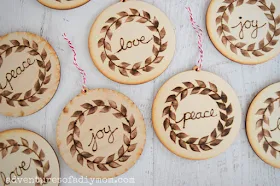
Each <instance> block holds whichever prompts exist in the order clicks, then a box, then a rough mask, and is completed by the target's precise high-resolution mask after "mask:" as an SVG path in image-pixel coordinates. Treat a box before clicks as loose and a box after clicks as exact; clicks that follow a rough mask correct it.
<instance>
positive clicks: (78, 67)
mask: <svg viewBox="0 0 280 186" xmlns="http://www.w3.org/2000/svg"><path fill="white" fill-rule="evenodd" d="M63 38H64V39H65V40H66V41H67V42H68V45H69V47H70V48H71V49H72V51H73V53H74V60H73V64H74V65H75V67H76V68H77V69H78V70H79V72H80V74H81V75H82V78H83V92H86V90H87V87H86V81H87V75H86V72H85V71H84V70H83V69H82V68H81V67H80V66H79V65H78V63H77V53H76V50H75V47H74V46H73V44H72V42H71V41H70V40H69V39H68V38H67V36H66V34H65V33H64V34H63Z"/></svg>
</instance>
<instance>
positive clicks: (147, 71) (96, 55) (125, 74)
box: [89, 1, 175, 84]
mask: <svg viewBox="0 0 280 186" xmlns="http://www.w3.org/2000/svg"><path fill="white" fill-rule="evenodd" d="M89 50H90V54H91V58H92V60H93V62H94V64H95V65H96V67H97V68H98V69H99V71H100V72H102V73H103V74H104V75H105V76H107V77H108V78H110V79H111V80H113V81H116V82H119V83H123V84H141V83H145V82H148V81H151V80H153V79H154V78H156V77H158V76H159V75H160V74H161V73H163V71H164V70H165V69H166V68H167V67H168V65H169V63H170V62H171V60H172V58H173V55H174V51H175V33H174V30H173V28H172V25H171V23H170V21H169V19H168V18H167V17H166V15H164V13H163V12H161V11H160V10H159V9H158V8H156V7H154V6H152V5H150V4H147V3H144V2H141V1H122V2H119V3H117V4H115V5H113V6H111V7H109V8H107V9H106V10H104V11H103V12H102V13H101V14H100V15H99V16H98V18H97V19H96V21H95V23H94V24H93V26H92V28H91V31H90V36H89Z"/></svg>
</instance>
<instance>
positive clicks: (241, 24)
mask: <svg viewBox="0 0 280 186" xmlns="http://www.w3.org/2000/svg"><path fill="white" fill-rule="evenodd" d="M239 19H242V17H239ZM265 25H266V23H264V24H263V25H261V26H259V22H258V21H257V20H251V21H249V20H246V21H245V22H243V21H240V22H239V23H238V24H237V25H236V26H233V27H231V28H238V27H239V28H240V32H239V38H240V39H244V30H245V29H247V30H249V29H251V28H254V30H253V31H252V32H251V37H252V38H253V39H256V38H257V37H258V33H259V29H260V28H262V27H264V26H265Z"/></svg>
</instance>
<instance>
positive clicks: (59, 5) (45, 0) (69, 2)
mask: <svg viewBox="0 0 280 186" xmlns="http://www.w3.org/2000/svg"><path fill="white" fill-rule="evenodd" d="M89 1H90V0H38V2H39V3H41V4H43V5H45V6H47V7H49V8H53V9H59V10H67V9H72V8H76V7H79V6H82V5H84V4H86V3H87V2H89Z"/></svg>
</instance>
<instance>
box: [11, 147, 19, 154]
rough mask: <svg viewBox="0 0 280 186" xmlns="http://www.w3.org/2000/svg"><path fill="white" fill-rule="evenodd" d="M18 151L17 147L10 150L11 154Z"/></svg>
mask: <svg viewBox="0 0 280 186" xmlns="http://www.w3.org/2000/svg"><path fill="white" fill-rule="evenodd" d="M18 150H19V146H18V145H15V146H13V148H12V150H11V154H13V153H15V152H17V151H18Z"/></svg>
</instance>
